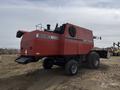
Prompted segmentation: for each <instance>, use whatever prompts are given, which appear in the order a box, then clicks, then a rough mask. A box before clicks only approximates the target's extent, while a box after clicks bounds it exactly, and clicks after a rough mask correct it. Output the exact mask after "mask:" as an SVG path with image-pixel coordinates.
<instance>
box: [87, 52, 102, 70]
mask: <svg viewBox="0 0 120 90" xmlns="http://www.w3.org/2000/svg"><path fill="white" fill-rule="evenodd" d="M87 65H88V67H89V68H91V69H97V68H99V66H100V57H99V54H97V53H96V52H91V53H90V54H88V56H87Z"/></svg>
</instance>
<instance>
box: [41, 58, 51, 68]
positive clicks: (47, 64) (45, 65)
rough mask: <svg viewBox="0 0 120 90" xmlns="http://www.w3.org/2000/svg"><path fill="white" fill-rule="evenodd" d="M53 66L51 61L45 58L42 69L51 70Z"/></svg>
mask: <svg viewBox="0 0 120 90" xmlns="http://www.w3.org/2000/svg"><path fill="white" fill-rule="evenodd" d="M52 66H53V60H51V59H49V58H47V59H45V60H44V61H43V68H44V69H51V68H52Z"/></svg>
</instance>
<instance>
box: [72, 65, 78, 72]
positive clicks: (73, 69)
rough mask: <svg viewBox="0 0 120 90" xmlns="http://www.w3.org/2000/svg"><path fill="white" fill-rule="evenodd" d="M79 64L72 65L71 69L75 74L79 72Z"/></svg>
mask: <svg viewBox="0 0 120 90" xmlns="http://www.w3.org/2000/svg"><path fill="white" fill-rule="evenodd" d="M77 69H78V68H77V65H76V64H73V65H72V67H71V71H72V73H73V74H75V73H76V72H77Z"/></svg>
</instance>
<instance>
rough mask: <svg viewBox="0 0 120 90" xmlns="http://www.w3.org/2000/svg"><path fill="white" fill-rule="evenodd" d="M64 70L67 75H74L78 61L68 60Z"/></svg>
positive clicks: (76, 71)
mask: <svg viewBox="0 0 120 90" xmlns="http://www.w3.org/2000/svg"><path fill="white" fill-rule="evenodd" d="M65 72H66V74H67V75H76V74H77V73H78V62H77V61H75V60H70V61H68V62H67V63H66V65H65Z"/></svg>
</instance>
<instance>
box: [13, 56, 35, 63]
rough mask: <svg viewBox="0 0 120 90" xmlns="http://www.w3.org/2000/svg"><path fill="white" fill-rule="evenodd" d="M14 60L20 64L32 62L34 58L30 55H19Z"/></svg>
mask: <svg viewBox="0 0 120 90" xmlns="http://www.w3.org/2000/svg"><path fill="white" fill-rule="evenodd" d="M15 61H16V62H17V63H20V64H27V63H30V62H33V61H34V59H33V58H31V57H19V58H17V59H16V60H15Z"/></svg>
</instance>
